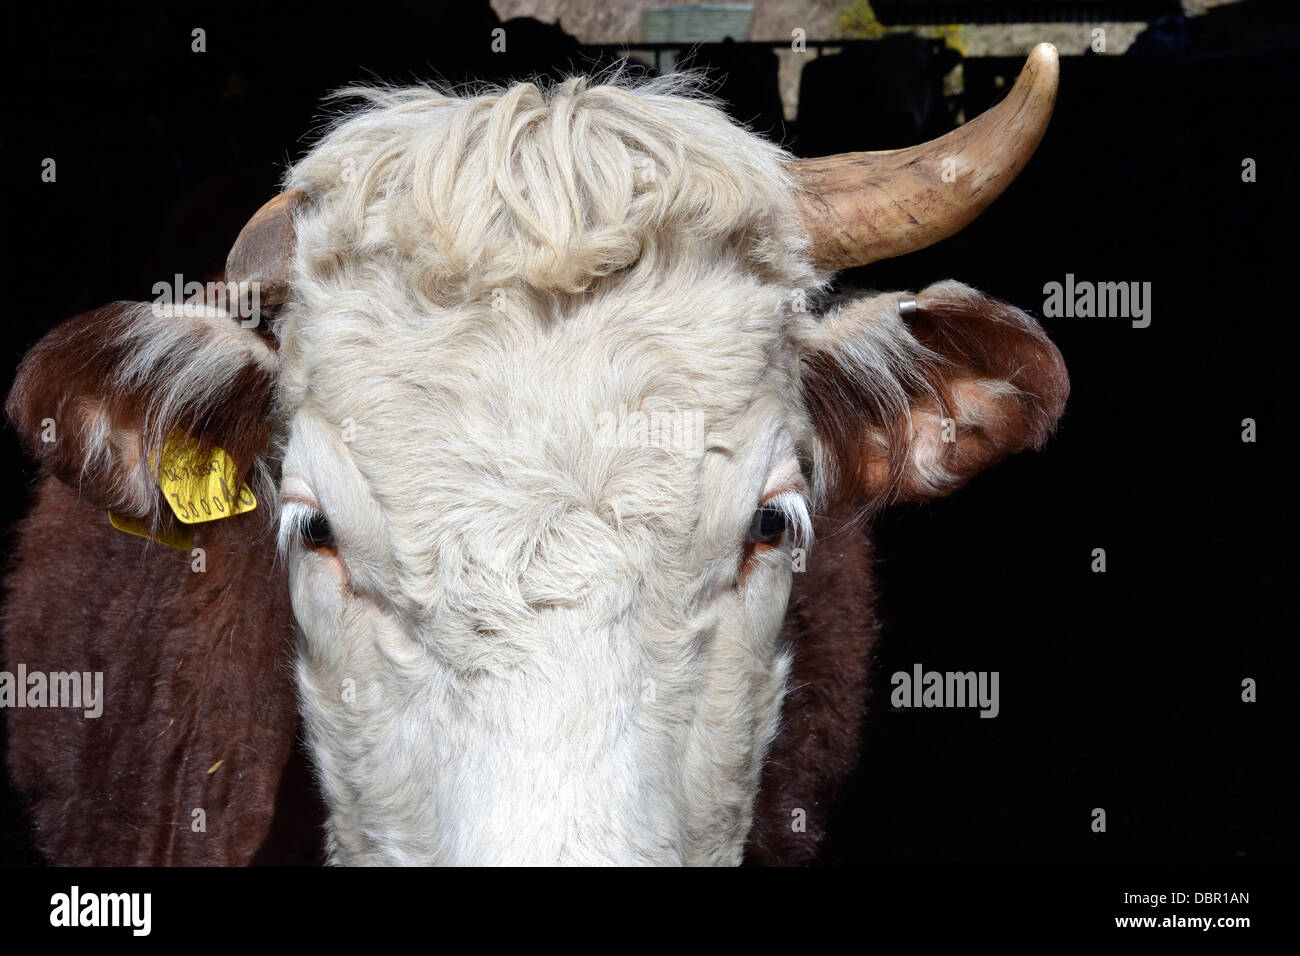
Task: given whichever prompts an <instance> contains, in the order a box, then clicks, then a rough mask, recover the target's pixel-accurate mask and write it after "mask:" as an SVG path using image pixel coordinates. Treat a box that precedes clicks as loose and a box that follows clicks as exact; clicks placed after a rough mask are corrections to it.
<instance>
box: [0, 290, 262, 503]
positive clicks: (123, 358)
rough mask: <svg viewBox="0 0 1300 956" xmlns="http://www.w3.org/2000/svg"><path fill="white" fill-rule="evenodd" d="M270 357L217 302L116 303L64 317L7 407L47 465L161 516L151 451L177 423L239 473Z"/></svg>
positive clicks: (87, 490) (251, 448)
mask: <svg viewBox="0 0 1300 956" xmlns="http://www.w3.org/2000/svg"><path fill="white" fill-rule="evenodd" d="M276 366H277V362H276V356H275V353H274V352H273V351H272V350H271V349H270V348H269V347H268V346H267V345H266V344H265V342H264V341H263V340H262V339H261V338H260V337H259V336H258V335H257V333H256V332H254V331H253V330H252V329H247V328H243V327H241V325H240V323H239V320H238V319H235V318H232V317H230V316H228V315H226V314H225V313H224V312H220V311H218V310H214V309H210V308H203V307H200V306H176V307H170V306H167V307H164V306H156V305H155V304H152V303H147V302H116V303H113V304H111V305H107V306H104V307H102V308H100V309H96V310H94V311H93V312H87V313H84V314H82V315H79V316H77V317H76V318H74V319H70V320H68V321H67V322H64V323H63V324H62V325H60V326H58V327H57V328H56V329H54V330H53V331H52V332H50V333H49V334H48V335H46V336H45V338H43V339H42V340H41V341H40V342H39V343H37V345H36V346H35V347H34V348H33V349H32V350H31V351H30V352H29V353H28V354H27V356H26V357H25V358H24V359H23V361H22V364H21V365H20V366H19V368H18V374H17V377H16V378H15V380H14V385H13V389H12V391H11V392H10V394H9V400H8V403H7V405H6V411H7V412H8V414H9V418H10V420H11V421H12V422H13V423H14V425H15V426H16V427H17V429H18V432H19V434H20V435H21V437H22V439H23V441H24V443H25V445H26V446H27V448H28V449H29V450H30V451H31V453H32V454H33V456H34V457H35V458H36V459H37V460H38V461H40V463H41V464H42V466H43V467H44V468H45V469H46V470H47V471H48V472H50V473H51V474H54V475H56V476H57V477H58V478H60V479H61V480H62V481H63V482H65V483H66V484H68V485H70V486H72V487H74V488H77V489H78V490H79V491H80V493H81V494H82V495H84V496H85V497H87V498H89V499H90V500H92V501H94V502H96V503H97V504H100V505H103V506H106V507H109V508H112V509H113V510H114V511H115V512H117V513H119V514H121V515H123V516H130V517H136V518H144V519H147V520H149V521H151V522H153V523H154V524H155V526H158V525H159V524H162V523H166V519H167V517H168V515H167V514H166V511H167V509H166V506H165V503H164V501H163V498H162V495H161V492H160V491H159V489H158V486H157V484H156V481H155V478H154V475H153V473H152V472H151V470H150V467H149V462H150V461H156V460H157V459H156V457H155V455H156V452H157V451H158V450H159V449H160V448H161V446H162V443H163V441H164V439H166V437H167V436H168V435H169V434H171V433H172V432H173V431H176V430H179V431H181V432H184V433H185V434H187V435H189V436H190V437H191V438H194V439H197V440H198V441H199V444H200V448H201V450H202V451H206V450H207V449H210V448H211V447H213V446H219V447H221V448H222V449H224V450H225V451H226V452H227V453H228V454H229V455H230V456H231V457H232V458H233V459H234V461H235V463H236V465H237V467H238V469H239V480H240V481H244V480H247V478H248V476H249V474H250V472H251V471H252V470H253V466H254V465H255V463H256V460H257V458H258V456H259V454H260V453H261V452H262V450H263V449H264V448H265V446H266V444H267V440H268V438H269V435H270V431H269V428H270V426H269V416H270V406H271V400H272V393H273V387H274V381H275V370H276Z"/></svg>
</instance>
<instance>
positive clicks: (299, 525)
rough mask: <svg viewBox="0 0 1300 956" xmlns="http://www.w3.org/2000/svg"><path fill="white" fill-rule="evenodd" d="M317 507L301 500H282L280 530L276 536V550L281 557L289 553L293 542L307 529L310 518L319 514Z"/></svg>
mask: <svg viewBox="0 0 1300 956" xmlns="http://www.w3.org/2000/svg"><path fill="white" fill-rule="evenodd" d="M320 514H321V512H320V511H319V509H316V508H313V507H312V506H311V505H309V504H306V503H305V502H302V501H293V500H290V501H284V502H281V504H280V531H279V534H278V535H277V536H276V550H277V551H279V553H280V556H281V557H283V556H285V555H287V554H288V553H289V549H290V548H291V547H293V543H294V542H295V541H297V540H298V539H299V538H300V537H301V536H302V535H303V534H304V533H305V532H306V530H307V525H309V524H310V523H311V520H312V518H315V517H317V516H319V515H320Z"/></svg>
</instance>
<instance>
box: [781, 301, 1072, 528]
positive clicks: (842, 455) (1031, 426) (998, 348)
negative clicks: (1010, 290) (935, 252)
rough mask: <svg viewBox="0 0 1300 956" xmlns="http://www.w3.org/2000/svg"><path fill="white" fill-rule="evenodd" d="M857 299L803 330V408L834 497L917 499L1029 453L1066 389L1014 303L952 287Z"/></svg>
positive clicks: (1036, 330) (1058, 365)
mask: <svg viewBox="0 0 1300 956" xmlns="http://www.w3.org/2000/svg"><path fill="white" fill-rule="evenodd" d="M907 299H908V297H907V296H906V295H904V294H897V293H893V294H885V295H879V296H872V297H869V298H861V299H856V300H854V301H852V302H851V303H850V304H848V305H846V306H844V307H842V308H840V309H839V310H838V311H836V312H835V313H833V314H832V315H831V316H829V317H828V318H826V319H825V320H823V321H822V322H821V323H819V324H818V325H817V326H816V328H815V329H814V330H811V331H810V332H808V334H807V338H806V340H805V341H804V342H803V343H802V344H803V355H802V363H801V364H802V376H803V389H804V400H805V402H806V403H807V406H808V409H809V412H810V414H811V415H812V418H813V422H814V424H815V426H816V429H817V434H818V438H819V443H820V446H821V453H822V455H821V456H822V459H823V461H822V463H821V464H822V466H823V469H824V483H825V485H826V490H827V492H828V494H829V495H830V497H831V498H832V499H833V500H835V501H840V502H844V501H856V502H859V503H865V504H868V505H880V504H888V503H891V502H895V501H925V500H929V499H932V498H937V497H940V496H942V495H945V494H947V493H949V492H950V491H952V490H954V489H956V488H958V487H960V486H961V485H962V484H964V483H965V482H966V481H967V480H969V479H970V478H971V477H972V476H974V475H975V474H977V473H978V472H980V471H982V470H983V469H985V468H987V467H988V466H989V465H992V464H994V463H996V462H997V461H999V460H1001V459H1002V458H1004V457H1006V456H1007V455H1009V454H1012V453H1014V452H1017V451H1022V450H1024V449H1026V448H1039V447H1041V446H1042V445H1043V443H1044V442H1045V441H1046V440H1047V437H1048V435H1049V434H1050V433H1051V431H1052V429H1053V427H1054V426H1055V424H1056V422H1057V420H1058V419H1059V418H1060V417H1061V413H1062V411H1063V410H1064V408H1065V400H1066V396H1067V395H1068V394H1069V391H1070V383H1069V378H1068V376H1067V375H1066V371H1065V363H1064V361H1063V360H1062V358H1061V353H1060V352H1059V351H1057V349H1056V346H1054V345H1053V344H1052V343H1051V342H1050V341H1049V340H1048V338H1047V336H1046V335H1045V334H1044V333H1043V330H1042V329H1041V328H1040V327H1039V326H1038V324H1037V323H1036V322H1035V321H1034V320H1033V319H1032V318H1030V317H1029V316H1028V315H1026V314H1025V313H1024V312H1021V311H1020V310H1019V309H1017V308H1015V307H1014V306H1011V305H1008V304H1007V303H1005V302H1000V301H998V300H997V299H993V298H990V297H989V296H986V295H984V294H982V293H980V292H977V291H976V290H974V289H971V288H970V287H968V286H964V285H962V284H961V283H959V282H951V281H949V282H941V283H938V284H936V285H932V286H929V287H928V288H926V289H924V290H922V291H921V292H920V293H919V294H918V295H917V296H916V299H915V303H916V308H915V311H910V312H908V311H907V305H906V304H904V306H903V313H904V314H900V303H906V301H907Z"/></svg>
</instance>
